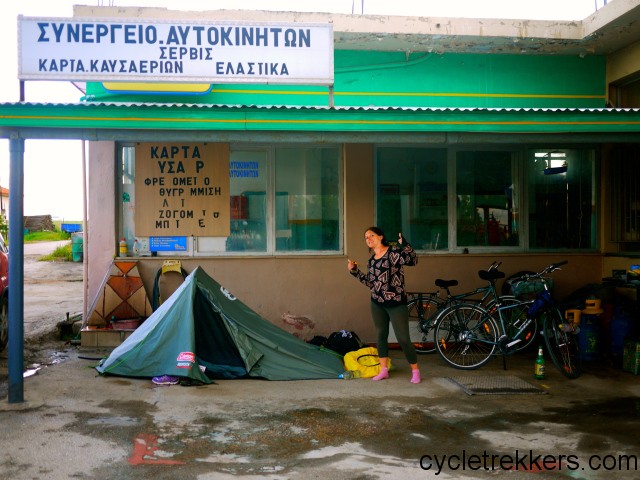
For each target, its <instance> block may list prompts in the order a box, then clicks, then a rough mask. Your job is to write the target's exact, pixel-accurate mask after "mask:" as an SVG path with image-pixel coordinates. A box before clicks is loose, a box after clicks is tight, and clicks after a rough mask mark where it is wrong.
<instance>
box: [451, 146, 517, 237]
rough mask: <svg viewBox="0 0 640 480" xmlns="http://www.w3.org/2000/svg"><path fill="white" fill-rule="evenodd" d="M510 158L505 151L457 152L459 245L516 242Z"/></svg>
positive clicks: (515, 203)
mask: <svg viewBox="0 0 640 480" xmlns="http://www.w3.org/2000/svg"><path fill="white" fill-rule="evenodd" d="M513 157H514V154H513V153H512V152H507V151H461V152H457V155H456V200H457V205H456V238H457V246H458V247H477V246H481V247H484V246H492V247H495V246H516V245H518V243H519V221H518V209H517V205H518V202H517V201H516V196H517V192H518V189H517V188H516V186H517V182H516V178H515V168H514V158H513Z"/></svg>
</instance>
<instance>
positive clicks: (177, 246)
mask: <svg viewBox="0 0 640 480" xmlns="http://www.w3.org/2000/svg"><path fill="white" fill-rule="evenodd" d="M149 250H151V251H152V252H186V251H187V237H149Z"/></svg>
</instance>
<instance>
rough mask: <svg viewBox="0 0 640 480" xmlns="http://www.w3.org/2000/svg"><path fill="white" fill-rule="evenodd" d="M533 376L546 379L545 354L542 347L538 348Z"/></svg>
mask: <svg viewBox="0 0 640 480" xmlns="http://www.w3.org/2000/svg"><path fill="white" fill-rule="evenodd" d="M533 376H534V377H535V378H537V379H538V380H542V379H544V355H543V354H542V347H539V348H538V356H537V357H536V363H535V368H534V372H533Z"/></svg>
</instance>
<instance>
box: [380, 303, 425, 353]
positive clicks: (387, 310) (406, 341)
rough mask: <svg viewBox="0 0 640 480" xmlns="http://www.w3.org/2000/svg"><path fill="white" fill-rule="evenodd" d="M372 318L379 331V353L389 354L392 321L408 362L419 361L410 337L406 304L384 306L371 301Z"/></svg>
mask: <svg viewBox="0 0 640 480" xmlns="http://www.w3.org/2000/svg"><path fill="white" fill-rule="evenodd" d="M371 318H372V319H373V324H374V325H375V327H376V331H377V333H378V355H380V356H381V357H383V358H384V357H388V356H389V323H391V325H392V326H393V331H394V333H395V334H396V339H397V340H398V343H399V344H400V348H402V351H403V352H404V356H405V357H406V359H407V362H409V363H410V364H414V363H418V355H417V354H416V349H415V348H413V343H411V340H410V338H409V315H408V313H407V306H406V305H398V306H396V307H384V306H382V305H378V304H377V303H374V302H371Z"/></svg>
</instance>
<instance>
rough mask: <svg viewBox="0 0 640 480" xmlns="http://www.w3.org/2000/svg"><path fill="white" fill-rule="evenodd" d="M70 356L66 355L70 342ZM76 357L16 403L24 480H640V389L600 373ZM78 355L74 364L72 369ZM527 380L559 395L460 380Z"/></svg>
mask: <svg viewBox="0 0 640 480" xmlns="http://www.w3.org/2000/svg"><path fill="white" fill-rule="evenodd" d="M61 347H63V345H61ZM63 350H65V348H61V349H60V351H59V352H57V354H58V357H59V358H61V359H64V361H60V362H57V363H55V364H52V365H50V366H46V367H43V368H41V369H40V370H39V371H38V372H37V373H35V374H34V375H32V376H31V377H29V378H26V379H25V400H26V401H25V402H24V403H21V404H8V403H7V400H6V398H5V399H4V400H0V425H2V429H3V430H4V431H3V435H2V436H1V439H0V472H2V475H0V476H2V478H12V479H16V480H19V479H33V478H46V479H63V478H64V479H68V478H77V479H154V480H157V479H175V478H181V479H228V478H234V479H235V478H242V479H255V478H260V479H298V478H305V479H313V478H322V479H323V480H331V479H354V480H356V479H357V480H362V479H383V478H384V479H389V478H398V479H418V478H445V479H446V478H487V476H491V477H492V478H493V477H495V478H509V479H520V478H537V477H535V476H533V474H532V472H536V475H541V476H542V477H541V478H585V479H604V478H638V471H637V468H638V466H637V462H638V457H639V456H640V451H639V450H640V449H639V448H638V447H639V445H640V441H639V440H638V431H639V429H640V377H637V376H634V375H631V374H629V373H626V372H623V371H622V370H619V369H614V368H608V367H603V366H598V365H593V364H592V365H589V366H588V368H587V371H586V372H585V373H584V374H583V375H582V376H581V377H580V378H578V379H576V380H567V379H565V378H564V377H562V376H561V375H560V374H559V373H557V372H556V371H554V369H553V365H551V364H550V362H549V361H547V378H546V379H545V380H534V379H533V377H532V372H533V365H534V358H535V352H531V353H524V354H520V355H518V356H517V357H510V358H509V359H508V361H507V367H508V368H507V370H504V369H503V368H502V362H501V360H500V359H494V360H492V361H491V362H490V363H489V364H487V365H485V366H484V367H482V368H481V369H479V370H475V371H472V372H461V371H459V370H454V369H452V368H450V367H447V366H445V365H444V364H443V363H442V362H441V361H440V359H439V358H438V357H437V356H435V355H434V356H432V355H425V356H421V357H420V359H419V361H420V364H421V368H422V372H423V377H424V381H423V382H422V383H421V384H419V385H412V384H410V383H409V376H410V372H409V367H408V365H405V362H404V360H403V358H402V356H401V353H400V352H398V351H393V352H392V360H393V361H394V364H395V365H396V369H395V370H394V371H392V375H391V378H390V379H388V380H385V381H382V382H373V381H371V380H369V379H357V380H351V381H344V380H313V381H291V382H274V381H271V382H270V381H262V380H255V379H254V380H227V381H218V382H217V383H216V384H214V385H209V386H197V387H195V386H191V387H185V386H180V385H175V386H158V385H154V384H153V383H151V381H150V380H148V379H131V378H123V377H113V376H110V377H101V376H99V375H97V373H96V371H95V370H94V369H93V368H92V367H93V366H95V365H96V363H97V359H98V358H100V357H101V356H102V355H104V354H105V353H106V352H98V351H81V350H79V349H78V348H76V347H69V346H67V347H66V351H63ZM65 357H66V358H65ZM459 375H465V376H469V375H472V376H479V377H491V378H496V377H498V376H516V377H518V378H520V379H522V380H525V381H526V382H528V383H530V384H532V385H536V386H539V387H540V388H541V389H542V390H543V392H544V393H543V394H515V395H473V396H470V395H468V394H466V393H465V392H464V391H463V390H462V389H461V388H460V387H459V386H457V385H455V384H453V383H452V382H451V381H449V380H448V377H452V376H459Z"/></svg>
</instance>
